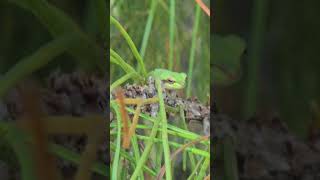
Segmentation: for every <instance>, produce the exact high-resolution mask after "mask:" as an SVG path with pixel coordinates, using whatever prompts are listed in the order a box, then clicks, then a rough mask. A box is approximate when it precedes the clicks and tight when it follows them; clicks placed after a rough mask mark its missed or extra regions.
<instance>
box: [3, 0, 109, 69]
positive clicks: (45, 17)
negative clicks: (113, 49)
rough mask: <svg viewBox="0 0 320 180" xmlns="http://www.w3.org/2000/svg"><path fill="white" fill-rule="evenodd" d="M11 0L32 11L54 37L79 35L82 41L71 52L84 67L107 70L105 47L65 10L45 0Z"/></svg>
mask: <svg viewBox="0 0 320 180" xmlns="http://www.w3.org/2000/svg"><path fill="white" fill-rule="evenodd" d="M9 1H10V2H13V3H15V4H17V5H18V6H20V7H22V8H24V9H26V10H28V11H31V12H32V14H33V15H34V16H36V17H37V18H38V19H39V20H40V22H41V23H42V24H43V25H44V26H45V27H46V28H47V29H48V31H49V32H50V33H51V34H52V35H53V36H54V37H58V36H61V35H62V34H65V33H66V32H69V33H73V34H75V35H78V36H79V38H80V40H81V41H80V42H81V43H78V44H75V45H74V46H73V47H72V48H70V50H69V53H70V54H71V55H72V56H73V57H75V58H76V59H77V60H79V64H80V65H81V66H82V67H83V68H93V67H97V68H98V69H100V70H101V71H103V72H104V71H105V68H106V67H107V66H106V65H107V64H106V63H107V62H106V61H105V60H103V49H102V48H101V47H99V46H97V44H96V43H94V41H92V40H91V39H89V37H88V36H87V35H86V34H85V33H83V32H82V31H81V29H80V28H79V26H78V25H77V24H76V23H75V22H74V21H73V20H72V19H71V18H70V17H68V16H67V15H66V14H65V13H64V12H62V11H61V10H59V9H58V8H56V7H54V6H53V5H51V4H50V3H48V2H47V1H45V0H9ZM92 62H94V63H92Z"/></svg>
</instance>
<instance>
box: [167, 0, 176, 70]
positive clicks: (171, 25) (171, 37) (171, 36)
mask: <svg viewBox="0 0 320 180" xmlns="http://www.w3.org/2000/svg"><path fill="white" fill-rule="evenodd" d="M175 9H176V2H175V0H170V12H169V59H168V60H169V67H168V68H169V70H173V54H174V38H175V19H176V17H175V16H176V15H175V11H176V10H175Z"/></svg>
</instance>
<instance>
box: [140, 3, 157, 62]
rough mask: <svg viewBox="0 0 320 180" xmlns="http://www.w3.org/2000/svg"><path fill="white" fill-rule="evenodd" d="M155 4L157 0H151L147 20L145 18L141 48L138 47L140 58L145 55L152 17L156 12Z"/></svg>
mask: <svg viewBox="0 0 320 180" xmlns="http://www.w3.org/2000/svg"><path fill="white" fill-rule="evenodd" d="M157 5H158V0H152V2H151V7H150V11H149V16H148V20H147V24H146V27H145V30H144V34H143V39H142V45H141V48H140V55H141V57H142V58H144V55H145V52H146V49H147V45H148V40H149V35H150V32H151V28H152V23H153V18H154V15H155V13H156V9H157Z"/></svg>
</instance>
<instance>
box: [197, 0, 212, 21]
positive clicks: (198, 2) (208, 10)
mask: <svg viewBox="0 0 320 180" xmlns="http://www.w3.org/2000/svg"><path fill="white" fill-rule="evenodd" d="M195 1H196V3H197V4H198V5H199V6H200V7H201V9H202V10H203V11H204V12H205V13H206V14H207V15H208V16H209V17H210V9H209V8H208V7H207V6H206V5H205V4H204V3H203V2H202V0H195Z"/></svg>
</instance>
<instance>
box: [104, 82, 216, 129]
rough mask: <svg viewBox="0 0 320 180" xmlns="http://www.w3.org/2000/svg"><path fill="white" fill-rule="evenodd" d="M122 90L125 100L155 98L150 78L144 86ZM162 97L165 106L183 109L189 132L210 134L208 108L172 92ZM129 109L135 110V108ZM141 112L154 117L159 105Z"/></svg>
mask: <svg viewBox="0 0 320 180" xmlns="http://www.w3.org/2000/svg"><path fill="white" fill-rule="evenodd" d="M123 89H124V94H125V97H126V98H143V99H146V98H153V97H156V95H157V90H156V87H155V85H154V80H153V79H152V78H151V77H150V78H149V79H148V83H147V84H146V85H138V84H126V85H125V86H124V87H123ZM163 96H164V102H165V104H166V105H167V106H170V107H172V108H176V109H177V110H179V109H178V107H179V106H180V105H181V106H182V107H183V108H184V113H185V119H186V121H187V123H188V124H189V128H190V129H191V130H195V131H194V132H197V133H199V134H206V135H208V134H209V133H210V106H206V105H204V104H202V103H201V102H200V101H199V100H198V99H196V98H191V99H183V98H181V97H180V96H178V92H177V91H174V90H164V91H163ZM111 97H115V95H114V92H111ZM129 107H132V108H135V106H129ZM141 112H142V113H144V114H148V115H150V116H151V117H156V116H157V114H158V112H159V105H158V103H155V104H147V105H144V106H143V107H142V109H141ZM177 113H178V112H177ZM110 117H111V118H112V119H111V121H112V120H113V118H114V115H113V113H112V112H110ZM199 131H201V132H199Z"/></svg>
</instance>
